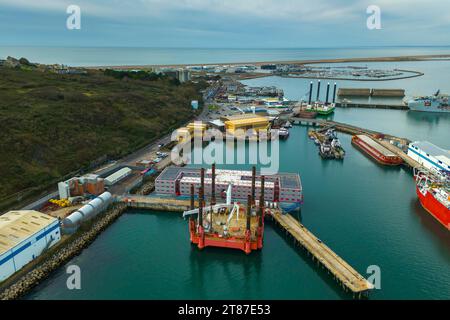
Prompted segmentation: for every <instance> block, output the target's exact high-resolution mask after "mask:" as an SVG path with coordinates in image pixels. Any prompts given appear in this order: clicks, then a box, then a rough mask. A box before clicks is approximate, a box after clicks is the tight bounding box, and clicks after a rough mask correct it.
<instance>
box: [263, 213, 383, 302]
mask: <svg viewBox="0 0 450 320" xmlns="http://www.w3.org/2000/svg"><path fill="white" fill-rule="evenodd" d="M271 217H272V218H273V220H274V221H275V222H276V223H277V224H278V225H279V226H280V227H281V228H282V229H284V230H285V231H286V232H287V233H288V234H289V235H290V236H292V238H293V239H294V241H295V242H296V244H298V245H300V246H301V247H302V248H304V249H305V250H306V251H307V252H308V253H310V254H311V256H312V259H313V260H315V261H317V262H318V263H319V264H320V265H322V266H323V267H324V268H325V269H327V270H328V271H329V272H330V273H331V274H333V276H334V278H335V279H336V280H337V281H338V282H339V283H340V284H341V285H342V287H343V288H344V290H346V291H347V290H349V291H351V292H352V293H353V294H354V295H356V296H357V297H358V298H361V297H362V296H365V295H368V293H369V291H370V290H372V289H373V288H374V286H373V285H372V284H371V283H370V282H369V281H367V280H366V279H365V278H364V277H363V276H362V275H360V274H359V273H358V271H356V270H355V269H353V268H352V267H351V266H350V265H349V264H348V263H347V262H345V261H344V260H343V259H342V258H341V257H339V256H338V255H337V254H336V253H334V252H333V251H332V250H331V249H330V248H329V247H328V246H326V245H325V244H324V243H323V242H322V241H321V240H319V239H318V238H317V237H316V236H315V235H313V234H312V233H311V232H310V231H309V230H308V229H306V227H305V226H304V225H302V224H301V223H300V222H298V221H297V220H296V219H294V218H293V217H292V216H291V215H289V214H285V215H283V214H281V213H280V212H278V211H273V212H272V214H271Z"/></svg>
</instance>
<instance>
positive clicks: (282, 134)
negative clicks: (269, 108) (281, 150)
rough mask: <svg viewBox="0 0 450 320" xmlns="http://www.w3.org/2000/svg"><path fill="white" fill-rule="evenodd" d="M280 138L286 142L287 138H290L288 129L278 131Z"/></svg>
mask: <svg viewBox="0 0 450 320" xmlns="http://www.w3.org/2000/svg"><path fill="white" fill-rule="evenodd" d="M278 136H279V138H280V139H282V140H286V139H287V138H289V130H288V129H286V128H280V129H278Z"/></svg>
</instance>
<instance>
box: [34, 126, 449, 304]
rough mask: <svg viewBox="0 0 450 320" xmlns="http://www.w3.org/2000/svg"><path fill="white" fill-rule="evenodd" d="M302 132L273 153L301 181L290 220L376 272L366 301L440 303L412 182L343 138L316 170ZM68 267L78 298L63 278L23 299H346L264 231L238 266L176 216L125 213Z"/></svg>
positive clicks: (432, 227) (437, 260)
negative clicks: (341, 155) (261, 241)
mask: <svg viewBox="0 0 450 320" xmlns="http://www.w3.org/2000/svg"><path fill="white" fill-rule="evenodd" d="M306 131H307V128H305V127H294V128H293V129H292V130H291V136H290V138H289V139H288V140H286V141H283V142H281V145H280V149H281V150H280V152H281V155H282V156H281V159H280V160H281V164H280V167H281V170H282V171H289V172H298V173H300V175H301V177H302V183H303V186H304V195H305V203H304V206H303V209H302V212H301V215H299V216H298V218H299V219H301V221H302V222H303V223H304V224H305V225H306V226H307V227H308V228H309V229H310V230H311V231H312V232H313V233H315V234H316V235H317V236H318V237H320V238H321V239H322V240H323V241H324V242H325V243H326V244H328V245H329V246H330V247H331V248H332V249H333V250H335V252H336V253H338V254H339V255H340V256H342V257H343V258H344V259H345V260H346V261H347V262H349V263H350V264H351V265H352V266H353V267H355V268H356V269H357V270H358V271H359V272H360V273H361V274H363V275H365V276H368V274H367V273H366V271H367V268H368V266H370V265H377V266H379V267H380V268H381V290H375V292H373V294H372V295H371V298H372V299H448V298H449V293H450V235H449V233H448V232H447V231H446V230H445V229H444V228H442V227H441V226H440V225H439V224H438V223H437V222H436V221H434V220H433V218H431V217H430V215H429V214H427V213H426V212H425V211H424V210H423V209H422V208H421V206H420V204H419V203H418V201H417V198H416V195H415V191H414V183H413V180H412V177H411V174H410V173H409V172H407V171H406V170H404V169H401V168H385V167H381V166H379V165H377V164H376V163H374V162H373V161H372V160H371V159H369V158H367V157H366V156H365V155H363V154H361V153H360V152H359V151H358V150H356V149H354V148H353V147H352V146H351V144H350V136H346V135H342V134H341V135H340V137H341V140H342V143H343V146H344V148H345V150H346V151H347V155H346V158H345V160H344V161H343V162H339V161H322V160H321V159H320V157H319V155H318V154H317V147H316V146H315V145H314V144H313V143H312V141H311V140H309V139H308V137H307V135H306ZM228 167H231V166H228ZM234 168H236V167H234ZM237 168H248V167H247V166H245V165H240V166H238V167H237ZM69 264H77V265H79V266H80V268H81V270H82V289H81V290H79V291H78V290H72V291H71V290H68V289H67V288H66V280H67V277H68V275H67V274H66V273H65V268H61V269H60V270H59V271H57V272H56V273H55V274H54V275H53V276H52V277H51V278H50V279H48V280H47V281H44V282H43V283H42V284H40V285H39V286H38V287H37V288H36V289H35V290H34V291H33V292H32V293H31V294H30V295H29V296H28V297H27V298H28V299H94V298H96V299H99V298H100V299H118V298H120V299H164V298H171V299H189V298H192V299H222V298H223V299H232V298H239V299H240V298H242V299H282V298H284V299H345V298H351V297H350V296H348V295H346V294H343V293H342V290H341V288H339V287H338V286H337V285H336V283H335V282H334V281H333V280H332V278H331V277H330V276H329V275H327V274H326V272H324V271H323V270H321V269H318V268H317V266H316V265H314V264H313V263H312V262H311V260H310V258H309V257H307V256H305V255H304V254H302V253H299V252H298V249H296V248H294V247H293V246H292V245H291V240H289V239H285V237H284V236H283V234H282V233H280V232H279V231H277V229H276V227H273V226H272V225H271V224H270V223H269V224H267V226H266V233H265V245H264V248H263V250H262V252H252V254H251V255H250V256H245V254H243V253H242V252H238V251H234V250H226V249H222V250H221V249H213V248H207V249H205V250H204V251H202V252H200V251H198V249H197V248H196V247H195V246H191V245H190V243H189V233H188V227H187V221H184V220H183V219H182V218H181V216H180V215H177V214H174V213H165V212H133V213H128V214H125V215H124V216H122V217H121V218H120V219H119V220H118V221H117V222H116V223H114V225H112V226H111V227H110V228H109V229H107V230H106V231H105V232H104V233H103V234H101V235H100V237H99V238H98V239H97V240H96V241H95V242H94V243H93V244H92V245H91V246H90V247H89V248H87V249H85V250H84V251H83V253H82V254H81V255H80V256H78V257H77V258H75V259H73V260H72V261H71V262H69Z"/></svg>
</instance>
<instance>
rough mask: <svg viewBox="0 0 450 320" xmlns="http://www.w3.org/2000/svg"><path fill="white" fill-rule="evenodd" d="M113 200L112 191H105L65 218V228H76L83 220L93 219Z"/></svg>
mask: <svg viewBox="0 0 450 320" xmlns="http://www.w3.org/2000/svg"><path fill="white" fill-rule="evenodd" d="M112 201H113V197H112V195H111V193H109V192H104V193H102V194H101V195H100V196H98V197H97V198H95V199H93V200H91V201H89V203H87V204H85V205H84V206H82V207H81V208H80V209H78V210H77V211H75V212H73V213H72V214H71V215H69V216H68V217H67V218H65V219H64V220H63V226H64V228H67V229H68V230H69V229H70V230H74V229H76V228H77V227H78V226H79V225H80V224H81V223H82V222H83V221H85V220H88V219H91V218H93V217H95V216H96V215H98V214H99V213H100V212H102V211H103V210H105V209H106V208H107V207H108V206H109V205H110V204H111V203H112Z"/></svg>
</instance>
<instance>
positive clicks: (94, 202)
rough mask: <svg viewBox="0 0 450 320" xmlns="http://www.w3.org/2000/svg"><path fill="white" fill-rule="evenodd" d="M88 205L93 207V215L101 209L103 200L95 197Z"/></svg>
mask: <svg viewBox="0 0 450 320" xmlns="http://www.w3.org/2000/svg"><path fill="white" fill-rule="evenodd" d="M89 205H90V206H92V208H93V209H94V216H96V215H97V214H98V213H99V212H100V211H101V210H102V209H103V200H102V199H100V198H95V199H94V200H92V201H91V202H89Z"/></svg>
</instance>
